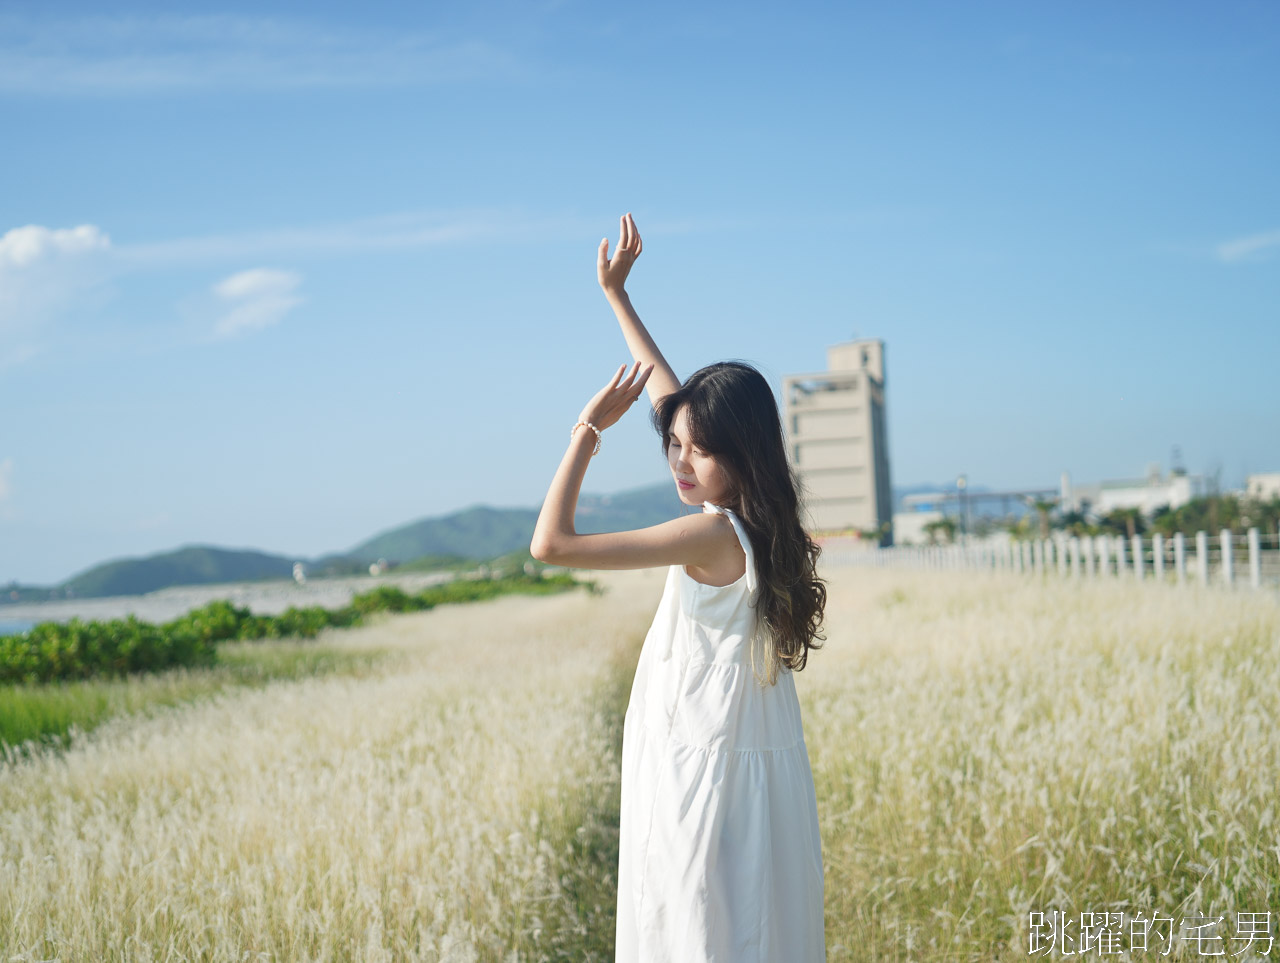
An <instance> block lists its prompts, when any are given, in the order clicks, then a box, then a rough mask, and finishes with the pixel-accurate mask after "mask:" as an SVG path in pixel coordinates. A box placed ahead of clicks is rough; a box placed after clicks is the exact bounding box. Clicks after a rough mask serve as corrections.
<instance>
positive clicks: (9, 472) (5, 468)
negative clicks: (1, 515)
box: [0, 458, 13, 502]
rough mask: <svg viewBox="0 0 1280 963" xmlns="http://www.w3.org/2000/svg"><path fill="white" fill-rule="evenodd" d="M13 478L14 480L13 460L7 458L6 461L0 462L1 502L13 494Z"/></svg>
mask: <svg viewBox="0 0 1280 963" xmlns="http://www.w3.org/2000/svg"><path fill="white" fill-rule="evenodd" d="M11 478H13V459H12V458H6V459H5V460H4V461H0V502H2V501H4V500H5V499H7V498H8V497H9V496H10V495H11V494H13V485H12V483H11V482H10V479H11Z"/></svg>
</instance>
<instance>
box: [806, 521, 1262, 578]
mask: <svg viewBox="0 0 1280 963" xmlns="http://www.w3.org/2000/svg"><path fill="white" fill-rule="evenodd" d="M823 560H824V561H825V562H827V563H828V564H837V565H870V566H876V567H882V566H902V567H908V568H926V569H955V568H969V569H987V570H992V571H1001V570H1003V571H1010V572H1025V573H1030V574H1036V573H1039V574H1056V575H1059V576H1062V577H1064V578H1065V577H1072V578H1097V577H1112V578H1125V577H1129V578H1135V579H1138V580H1143V579H1154V580H1156V581H1163V582H1171V583H1177V584H1183V583H1188V582H1199V583H1200V584H1201V585H1210V584H1218V585H1225V586H1230V587H1243V586H1248V587H1250V588H1255V589H1257V588H1277V587H1280V535H1271V534H1267V535H1263V534H1261V533H1260V532H1259V530H1258V529H1257V528H1251V529H1249V531H1248V533H1247V534H1246V536H1245V538H1244V539H1240V538H1237V537H1236V536H1235V535H1234V533H1232V531H1231V530H1230V529H1223V530H1222V531H1221V532H1219V533H1218V535H1217V537H1216V538H1211V537H1210V535H1209V533H1208V532H1196V536H1195V540H1194V542H1193V543H1192V542H1189V541H1188V539H1187V538H1186V537H1185V536H1184V535H1183V534H1182V533H1181V532H1179V533H1177V534H1175V535H1174V536H1173V538H1165V537H1164V536H1162V535H1153V536H1152V537H1151V538H1150V539H1149V540H1148V539H1145V538H1143V536H1141V535H1135V536H1133V537H1132V538H1131V539H1130V538H1126V537H1125V536H1124V535H1086V536H1083V537H1080V536H1074V535H1073V536H1066V535H1061V534H1059V535H1057V536H1055V537H1050V538H1045V539H1030V540H1025V539H1024V540H1017V541H1015V540H1011V539H1006V540H1004V541H1001V542H984V543H978V544H972V545H939V546H922V547H914V546H897V547H894V548H874V547H872V548H863V547H844V546H837V545H829V546H828V547H827V548H826V549H825V550H824V552H823Z"/></svg>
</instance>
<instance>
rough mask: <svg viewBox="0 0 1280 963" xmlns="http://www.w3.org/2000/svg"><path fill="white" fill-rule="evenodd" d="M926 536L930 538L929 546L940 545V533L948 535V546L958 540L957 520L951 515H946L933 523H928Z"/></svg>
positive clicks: (925, 528) (925, 527) (925, 529)
mask: <svg viewBox="0 0 1280 963" xmlns="http://www.w3.org/2000/svg"><path fill="white" fill-rule="evenodd" d="M924 531H925V534H926V535H928V536H929V544H930V545H936V544H938V533H939V532H942V533H945V534H946V537H947V542H948V544H950V543H953V542H955V540H956V520H955V519H954V518H952V517H951V516H950V515H944V516H943V517H942V518H939V519H936V520H934V521H932V522H927V523H926V524H925V526H924Z"/></svg>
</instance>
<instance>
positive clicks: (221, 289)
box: [213, 268, 302, 338]
mask: <svg viewBox="0 0 1280 963" xmlns="http://www.w3.org/2000/svg"><path fill="white" fill-rule="evenodd" d="M301 283H302V278H301V276H299V275H297V274H294V273H293V272H292V271H277V270H273V269H271V268H253V269H252V270H249V271H241V272H239V273H238V274H233V275H231V276H230V277H228V278H225V279H223V280H222V281H219V282H218V283H217V284H215V285H214V286H213V293H214V294H215V295H217V297H218V298H219V300H221V301H223V302H225V303H226V304H227V305H229V306H230V310H229V311H227V313H226V314H224V315H223V316H222V317H221V318H219V319H218V323H217V324H216V325H214V335H215V337H218V338H229V337H233V336H235V335H239V334H244V333H245V332H247V331H255V330H258V329H261V328H265V327H269V326H270V325H273V324H277V323H278V322H279V321H281V320H282V319H283V318H284V316H285V315H286V314H288V313H289V312H290V311H292V310H293V309H294V308H296V307H297V306H298V305H299V304H301V303H302V298H300V297H298V296H297V295H296V294H295V292H296V291H297V289H298V285H300V284H301Z"/></svg>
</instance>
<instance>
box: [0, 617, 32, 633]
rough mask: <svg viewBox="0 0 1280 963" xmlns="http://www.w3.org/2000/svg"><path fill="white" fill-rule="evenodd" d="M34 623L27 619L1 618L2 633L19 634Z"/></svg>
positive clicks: (0, 631)
mask: <svg viewBox="0 0 1280 963" xmlns="http://www.w3.org/2000/svg"><path fill="white" fill-rule="evenodd" d="M34 625H35V623H34V622H31V621H28V620H27V619H0V635H19V634H21V633H23V632H25V631H27V629H29V628H31V627H32V626H34Z"/></svg>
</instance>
